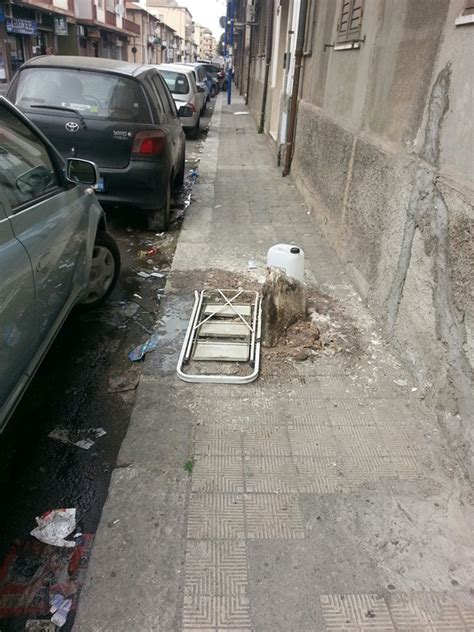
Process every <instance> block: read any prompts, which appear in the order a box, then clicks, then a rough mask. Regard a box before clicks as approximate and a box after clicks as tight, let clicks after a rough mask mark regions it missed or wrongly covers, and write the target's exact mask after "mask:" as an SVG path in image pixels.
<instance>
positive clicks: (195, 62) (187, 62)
mask: <svg viewBox="0 0 474 632" xmlns="http://www.w3.org/2000/svg"><path fill="white" fill-rule="evenodd" d="M183 66H191V68H196V66H204V64H203V62H200V61H185V62H183Z"/></svg>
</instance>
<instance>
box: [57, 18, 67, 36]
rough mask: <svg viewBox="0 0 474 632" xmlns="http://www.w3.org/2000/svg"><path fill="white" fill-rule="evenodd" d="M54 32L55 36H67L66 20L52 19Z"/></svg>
mask: <svg viewBox="0 0 474 632" xmlns="http://www.w3.org/2000/svg"><path fill="white" fill-rule="evenodd" d="M54 32H55V33H56V35H67V34H68V32H67V21H66V18H54Z"/></svg>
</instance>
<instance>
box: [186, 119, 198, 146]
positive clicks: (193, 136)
mask: <svg viewBox="0 0 474 632" xmlns="http://www.w3.org/2000/svg"><path fill="white" fill-rule="evenodd" d="M200 133H201V117H199V118H198V120H197V123H196V125H195V126H194V127H191V128H189V131H188V138H189V140H197V139H198V138H199V134H200Z"/></svg>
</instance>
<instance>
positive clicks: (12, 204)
mask: <svg viewBox="0 0 474 632" xmlns="http://www.w3.org/2000/svg"><path fill="white" fill-rule="evenodd" d="M98 179H99V174H98V171H97V167H96V166H95V164H94V163H92V162H89V161H85V160H78V159H74V158H70V159H69V160H68V161H67V163H66V165H65V164H64V161H63V159H62V158H61V156H60V155H59V154H58V152H57V151H56V150H55V149H54V148H53V146H52V145H51V144H50V143H49V142H48V140H47V139H46V138H45V136H43V134H41V132H39V130H38V129H37V128H36V127H35V126H34V125H33V124H32V123H31V122H29V121H28V119H27V118H26V117H25V116H23V114H21V113H20V111H19V110H18V109H17V108H15V107H14V106H13V105H12V104H11V103H10V102H9V101H7V100H6V99H5V98H3V97H0V431H1V430H3V428H4V427H5V425H6V423H7V421H8V419H9V417H10V416H11V414H12V412H13V410H14V408H15V406H16V404H17V403H18V401H19V399H20V397H21V396H22V394H23V393H24V391H25V389H26V387H27V385H28V383H29V382H30V380H31V379H32V377H33V375H34V374H35V371H36V369H37V368H38V366H39V364H40V362H41V360H42V359H43V357H44V356H45V354H46V352H47V351H48V348H49V347H50V345H51V343H52V342H53V340H54V338H55V336H56V334H57V333H58V331H59V329H60V327H61V325H62V324H63V322H64V320H65V319H66V317H67V315H68V314H69V312H70V311H71V309H72V308H73V307H74V306H75V305H76V304H78V303H83V304H85V305H86V306H95V305H98V304H99V303H101V302H102V301H104V300H105V299H106V297H107V296H108V295H109V294H110V292H111V291H112V289H113V287H114V285H115V283H116V281H117V277H118V274H119V271H120V254H119V251H118V248H117V246H116V244H115V242H114V240H113V239H112V238H111V237H110V235H108V233H107V232H106V224H105V217H104V212H103V210H102V208H101V206H100V205H99V203H98V202H97V200H96V197H95V193H94V191H93V187H94V186H95V185H96V183H97V182H98Z"/></svg>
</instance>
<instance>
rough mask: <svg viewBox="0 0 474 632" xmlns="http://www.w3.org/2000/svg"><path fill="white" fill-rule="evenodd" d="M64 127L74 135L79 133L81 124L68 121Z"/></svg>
mask: <svg viewBox="0 0 474 632" xmlns="http://www.w3.org/2000/svg"><path fill="white" fill-rule="evenodd" d="M64 127H65V128H66V129H67V131H68V132H72V133H74V132H78V131H79V124H78V123H75V122H74V121H68V122H67V123H66V125H65V126H64Z"/></svg>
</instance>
